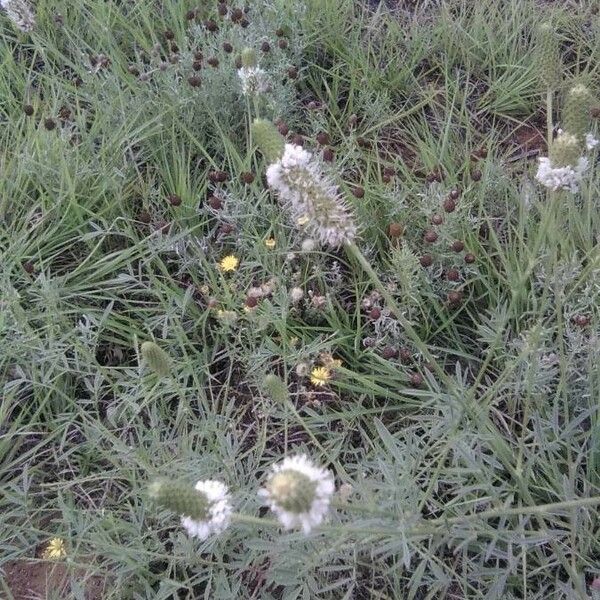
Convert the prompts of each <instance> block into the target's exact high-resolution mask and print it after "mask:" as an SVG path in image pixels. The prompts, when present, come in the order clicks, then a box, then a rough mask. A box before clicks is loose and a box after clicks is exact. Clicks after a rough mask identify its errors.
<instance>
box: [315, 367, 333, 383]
mask: <svg viewBox="0 0 600 600" xmlns="http://www.w3.org/2000/svg"><path fill="white" fill-rule="evenodd" d="M330 379H331V371H330V370H329V369H328V368H327V367H315V368H314V369H313V370H312V371H311V372H310V382H311V383H312V384H313V385H316V386H317V387H323V386H324V385H327V382H328V381H329V380H330Z"/></svg>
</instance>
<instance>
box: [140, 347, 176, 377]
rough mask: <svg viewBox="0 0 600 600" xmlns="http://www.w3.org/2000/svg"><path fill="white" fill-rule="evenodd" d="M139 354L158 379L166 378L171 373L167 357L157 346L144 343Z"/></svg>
mask: <svg viewBox="0 0 600 600" xmlns="http://www.w3.org/2000/svg"><path fill="white" fill-rule="evenodd" d="M141 353H142V356H143V358H144V360H145V361H146V363H147V364H148V366H149V367H150V368H151V369H152V370H153V371H154V372H155V373H156V374H157V375H159V376H160V377H166V376H167V375H168V374H169V373H170V372H171V361H170V359H169V355H168V354H167V353H166V352H165V351H164V350H163V349H162V348H161V347H160V346H159V345H158V344H156V343H154V342H144V343H143V344H142V346H141Z"/></svg>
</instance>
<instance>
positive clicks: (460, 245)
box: [452, 240, 465, 252]
mask: <svg viewBox="0 0 600 600" xmlns="http://www.w3.org/2000/svg"><path fill="white" fill-rule="evenodd" d="M464 249H465V243H464V242H461V241H460V240H456V241H455V242H453V243H452V250H454V252H462V251H463V250H464Z"/></svg>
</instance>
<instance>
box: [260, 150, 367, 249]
mask: <svg viewBox="0 0 600 600" xmlns="http://www.w3.org/2000/svg"><path fill="white" fill-rule="evenodd" d="M267 181H268V183H269V186H270V187H272V188H273V189H274V190H276V191H277V192H278V194H279V196H280V198H281V200H283V201H284V202H285V203H286V204H287V206H288V208H289V210H290V212H291V213H292V217H293V218H294V220H295V224H296V225H300V226H306V227H307V229H308V230H309V233H310V234H311V235H314V236H315V237H318V238H319V239H320V240H321V242H322V243H323V244H327V245H329V246H332V247H334V248H336V247H338V246H340V245H342V244H348V243H351V242H352V241H353V240H354V238H355V236H356V227H355V225H354V221H353V219H352V217H351V215H350V212H349V210H348V208H347V207H346V205H345V203H344V201H343V200H342V199H341V197H340V195H339V193H338V190H337V188H336V187H335V185H333V183H331V182H330V181H329V180H328V179H327V178H326V177H325V176H324V175H323V173H322V171H321V166H320V165H319V164H318V162H317V161H316V160H315V158H314V157H313V155H312V154H311V153H310V152H308V151H307V150H304V148H302V147H301V146H296V145H294V144H286V145H285V149H284V153H283V156H282V157H281V159H280V160H278V161H276V162H273V163H272V164H271V165H269V167H268V169H267Z"/></svg>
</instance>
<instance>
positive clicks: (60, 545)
mask: <svg viewBox="0 0 600 600" xmlns="http://www.w3.org/2000/svg"><path fill="white" fill-rule="evenodd" d="M66 555H67V549H66V547H65V541H64V540H63V539H61V538H52V539H51V540H50V541H49V542H48V545H47V546H46V547H45V548H44V551H43V552H42V557H43V558H64V557H65V556H66Z"/></svg>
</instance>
